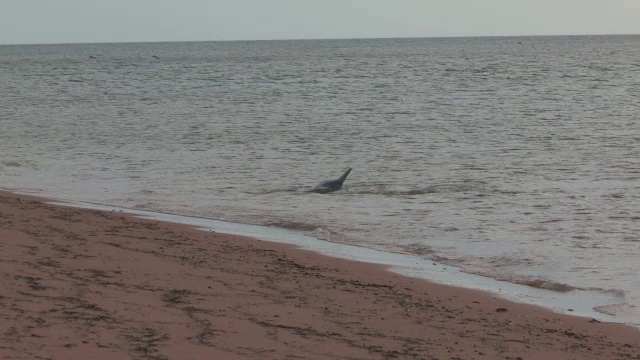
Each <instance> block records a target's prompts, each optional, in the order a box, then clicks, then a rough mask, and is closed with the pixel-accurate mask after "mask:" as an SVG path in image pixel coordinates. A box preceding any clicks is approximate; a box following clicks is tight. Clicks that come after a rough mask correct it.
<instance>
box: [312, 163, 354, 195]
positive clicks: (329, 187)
mask: <svg viewBox="0 0 640 360" xmlns="http://www.w3.org/2000/svg"><path fill="white" fill-rule="evenodd" d="M350 172H351V168H349V169H347V171H345V173H344V174H342V176H340V177H339V178H337V179H329V180H322V181H320V182H319V183H318V184H317V185H316V186H314V187H313V188H312V189H311V192H315V193H320V194H325V193H328V192H332V191H338V190H340V189H342V183H344V180H345V179H346V178H347V176H348V175H349V173H350Z"/></svg>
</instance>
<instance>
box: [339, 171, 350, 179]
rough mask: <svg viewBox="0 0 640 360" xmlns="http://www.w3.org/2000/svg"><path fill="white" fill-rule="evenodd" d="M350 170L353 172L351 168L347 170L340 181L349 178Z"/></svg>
mask: <svg viewBox="0 0 640 360" xmlns="http://www.w3.org/2000/svg"><path fill="white" fill-rule="evenodd" d="M350 172H351V168H349V169H347V171H345V172H344V174H342V176H340V181H344V180H345V179H346V178H347V176H349V173H350Z"/></svg>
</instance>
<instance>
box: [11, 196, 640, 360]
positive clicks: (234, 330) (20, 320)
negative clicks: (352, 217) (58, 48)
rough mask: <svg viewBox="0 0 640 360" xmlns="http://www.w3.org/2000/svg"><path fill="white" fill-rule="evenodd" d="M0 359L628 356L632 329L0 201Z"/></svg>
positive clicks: (27, 200) (363, 270)
mask: <svg viewBox="0 0 640 360" xmlns="http://www.w3.org/2000/svg"><path fill="white" fill-rule="evenodd" d="M0 339H2V341H0V358H3V359H35V358H42V359H251V358H253V359H287V358H291V359H293V358H296V359H334V358H341V359H394V358H397V359H412V358H416V359H563V360H564V359H640V331H638V329H635V328H632V327H628V326H624V325H619V324H607V323H601V322H597V321H595V320H591V319H588V318H579V317H572V316H566V315H559V314H555V313H552V312H549V311H547V310H544V309H541V308H538V307H535V306H530V305H523V304H516V303H513V302H509V301H506V300H503V299H499V298H496V297H495V296H494V295H491V294H489V293H484V292H480V291H473V290H467V289H460V288H455V287H450V286H444V285H439V284H432V283H429V282H426V281H422V280H417V279H412V278H408V277H403V276H400V275H396V274H393V273H391V272H388V271H386V270H385V269H384V268H383V267H381V266H377V265H372V264H364V263H358V262H352V261H346V260H339V259H333V258H329V257H325V256H321V255H318V254H315V253H311V252H308V251H303V250H300V249H296V248H295V247H293V246H288V245H282V244H275V243H269V242H265V241H259V240H254V239H249V238H243V237H238V236H230V235H225V234H218V233H213V232H205V231H199V230H195V229H191V228H189V227H187V226H183V225H179V224H170V223H162V222H157V221H151V220H141V219H138V218H135V217H131V216H128V215H126V214H123V213H120V212H102V211H94V210H81V209H75V208H68V207H61V206H55V205H49V204H46V203H43V202H42V200H41V199H38V198H34V197H29V196H22V195H15V194H12V193H6V192H0Z"/></svg>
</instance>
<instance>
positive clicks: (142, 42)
mask: <svg viewBox="0 0 640 360" xmlns="http://www.w3.org/2000/svg"><path fill="white" fill-rule="evenodd" d="M634 35H640V34H637V33H615V34H614V33H610V34H599V33H593V34H531V35H447V36H444V35H443V36H388V37H344V38H274V39H222V40H147V41H145V40H141V41H137V40H136V41H96V42H85V41H81V42H34V43H0V46H23V45H32V46H33V45H36V46H37V45H89V44H146V43H178V42H185V43H188V42H194V43H195V42H261V41H332V40H376V39H458V38H527V37H562V36H566V37H571V36H574V37H575V36H634Z"/></svg>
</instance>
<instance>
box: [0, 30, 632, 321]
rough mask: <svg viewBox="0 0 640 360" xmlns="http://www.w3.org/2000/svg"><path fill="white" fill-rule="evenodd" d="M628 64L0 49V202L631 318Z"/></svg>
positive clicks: (495, 55) (471, 42) (492, 56)
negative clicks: (393, 264)
mask: <svg viewBox="0 0 640 360" xmlns="http://www.w3.org/2000/svg"><path fill="white" fill-rule="evenodd" d="M638 59H640V36H600V37H588V36H581V37H532V38H458V39H377V40H322V41H321V40H317V41H266V42H210V43H206V42H204V43H149V44H83V45H43V46H0V84H2V86H1V87H0V124H1V125H0V126H1V128H0V129H1V131H0V156H1V157H0V186H1V187H2V188H5V189H10V190H22V191H31V192H37V193H41V194H43V195H47V196H52V197H56V198H66V199H74V200H83V201H92V202H99V203H104V204H111V205H119V206H126V207H136V208H141V209H149V210H157V211H167V212H172V213H179V214H185V215H196V216H202V217H207V218H216V219H227V220H232V221H239V222H244V223H254V224H263V225H273V226H278V227H285V228H290V229H294V230H298V231H300V232H303V233H306V234H309V235H312V236H314V237H318V238H322V239H326V240H330V241H335V242H341V243H349V244H356V245H360V246H365V247H370V248H374V249H379V250H384V251H390V252H401V253H410V254H415V255H418V256H421V257H424V258H427V259H435V260H438V261H440V262H443V263H448V264H452V265H456V266H458V267H461V268H462V269H465V270H466V271H469V272H474V273H479V274H484V275H488V276H491V277H494V278H498V279H505V280H509V281H513V282H518V283H525V284H529V285H531V286H535V287H544V288H550V289H554V290H557V291H571V289H574V288H580V289H593V290H597V291H601V292H603V293H606V294H613V295H615V297H616V299H618V301H617V302H616V304H612V305H615V306H611V307H609V308H607V309H605V311H610V312H614V313H619V314H620V316H628V314H629V313H630V312H636V311H637V312H638V313H640V310H638V309H637V308H635V307H636V306H640V276H639V275H640V270H638V267H637V263H638V259H640V205H639V204H640V201H639V200H640V181H639V180H640V161H639V160H638V159H639V158H640V147H638V144H639V143H640V142H639V140H640V121H639V119H638V109H639V106H638V105H639V101H638V99H639V98H640V62H638ZM348 167H353V169H354V170H353V172H352V173H351V174H350V175H349V178H348V179H347V181H346V182H345V187H344V188H343V190H341V191H340V192H336V193H331V194H325V195H322V194H313V193H308V192H307V190H308V189H309V188H310V187H311V186H312V185H314V184H315V183H317V182H318V180H321V179H322V178H330V177H336V176H339V175H340V174H341V173H342V172H343V171H344V170H345V169H346V168H348ZM619 304H626V305H619ZM612 309H613V310H612ZM619 309H624V310H619Z"/></svg>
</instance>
